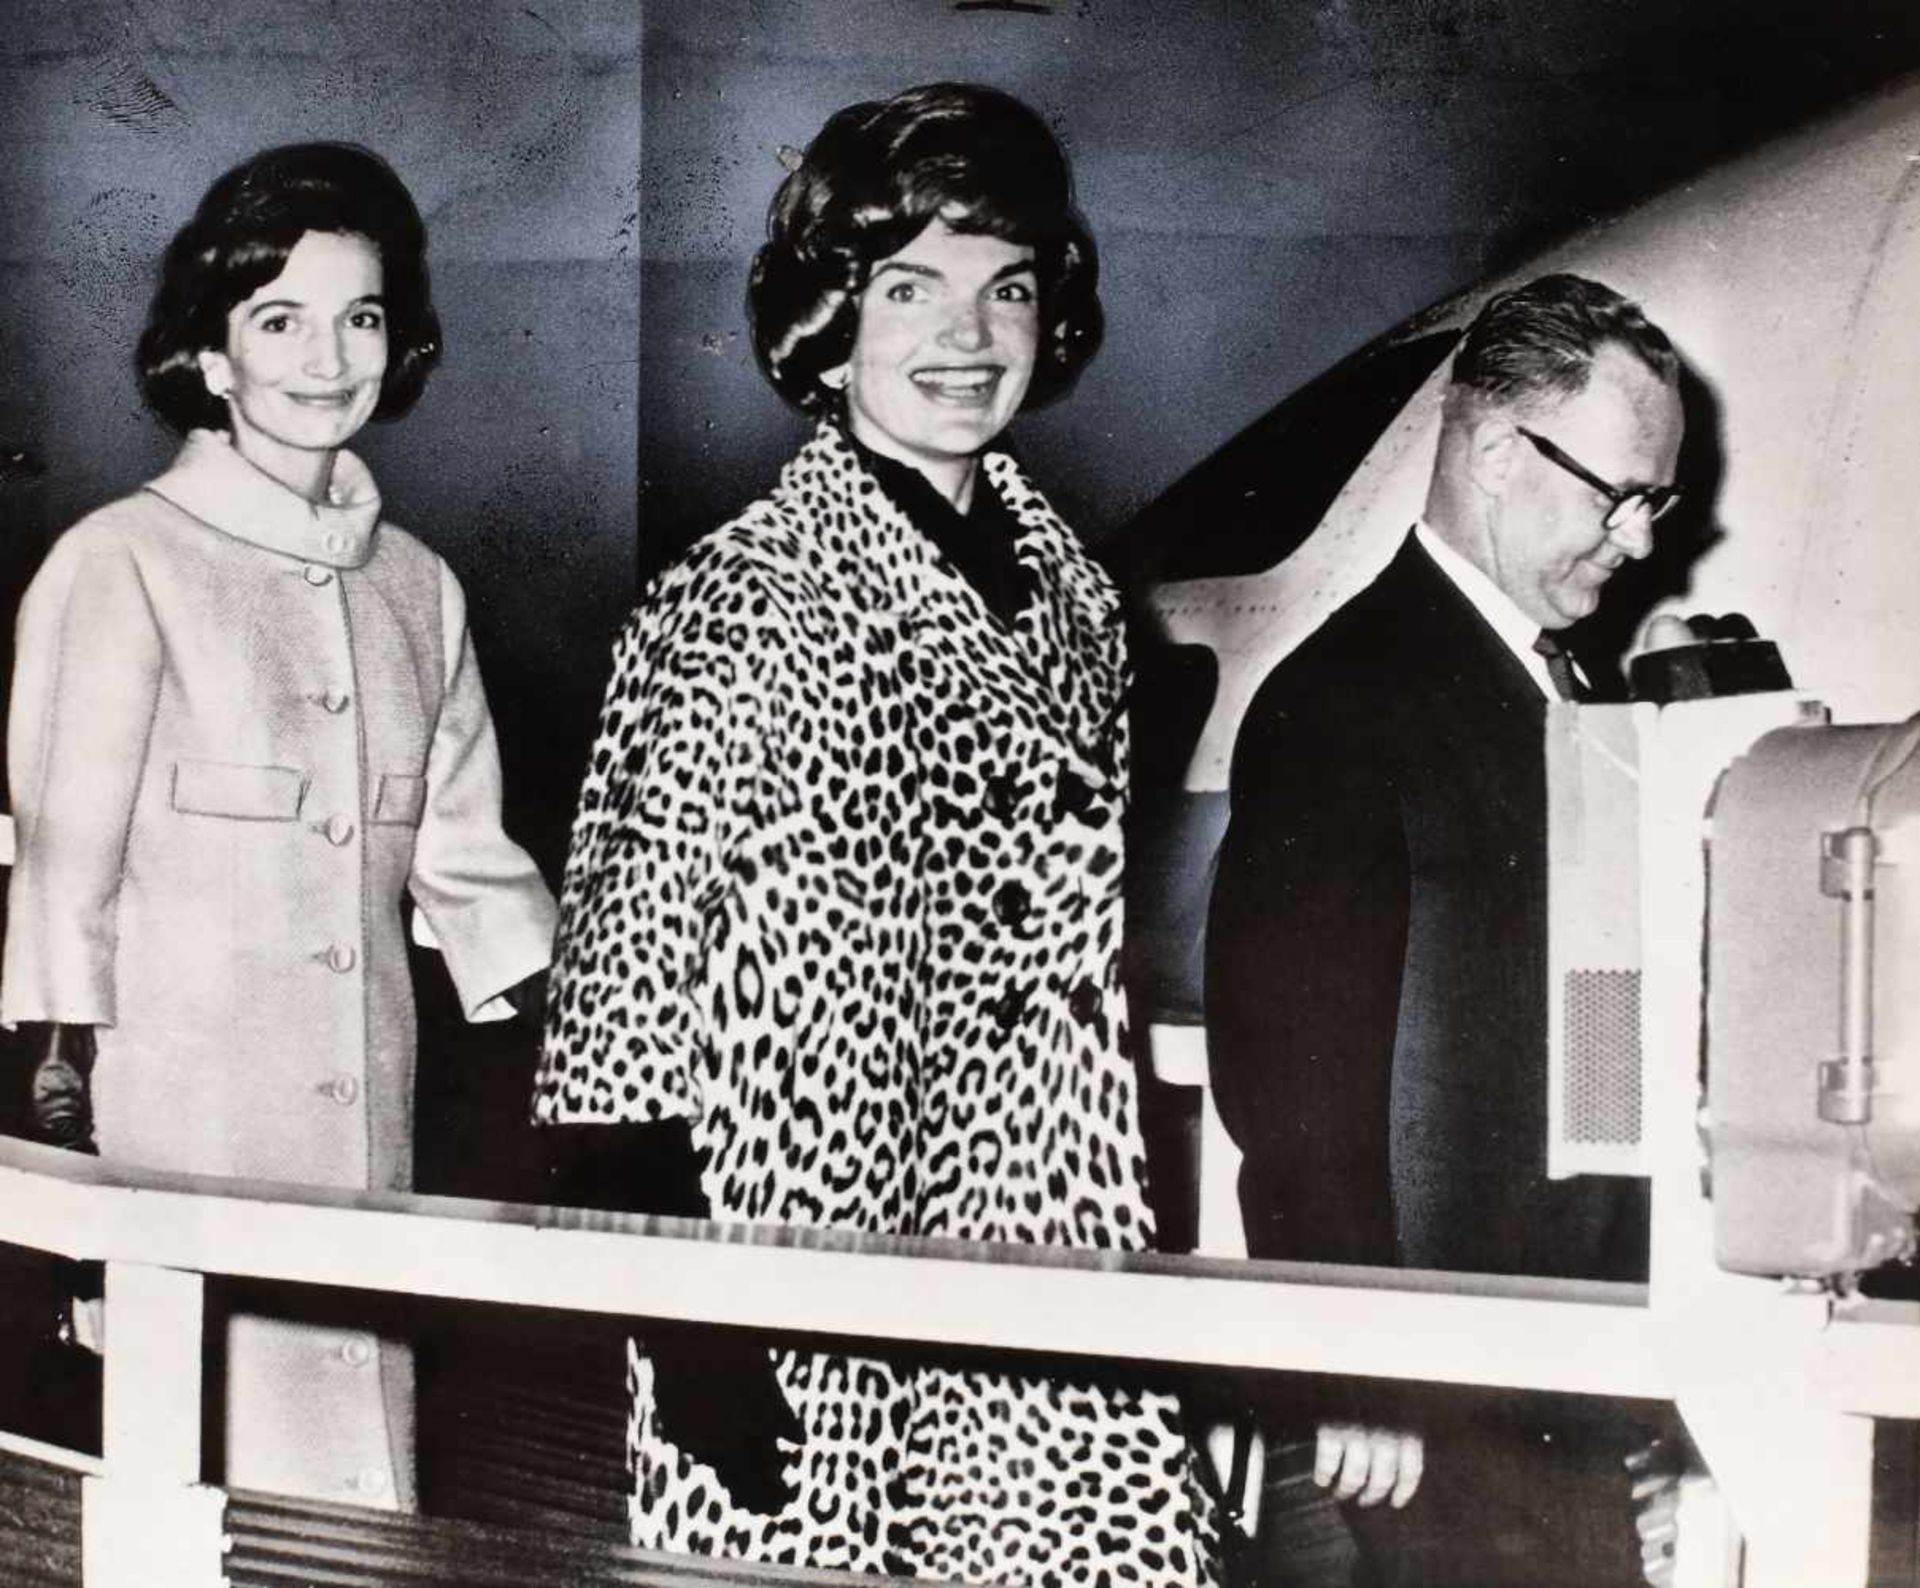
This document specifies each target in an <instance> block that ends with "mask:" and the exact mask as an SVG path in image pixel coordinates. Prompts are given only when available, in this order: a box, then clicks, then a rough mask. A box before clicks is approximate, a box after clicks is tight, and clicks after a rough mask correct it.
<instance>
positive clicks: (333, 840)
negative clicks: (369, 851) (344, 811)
mask: <svg viewBox="0 0 1920 1588" xmlns="http://www.w3.org/2000/svg"><path fill="white" fill-rule="evenodd" d="M321 830H322V831H323V832H325V833H326V835H327V842H328V843H330V844H332V845H333V846H334V847H335V848H336V849H337V848H339V847H340V846H341V845H342V844H348V843H352V842H353V818H352V817H351V816H329V817H328V818H327V825H326V826H325V827H324V828H322V829H321Z"/></svg>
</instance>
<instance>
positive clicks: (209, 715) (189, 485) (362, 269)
mask: <svg viewBox="0 0 1920 1588" xmlns="http://www.w3.org/2000/svg"><path fill="white" fill-rule="evenodd" d="M425 246H426V239H425V233H424V230H423V228H422V226H421V223H420V219H419V215H418V213H417V211H416V210H415V208H414V206H413V203H412V200H411V199H410V198H409V196H408V195H407V192H406V190H405V188H404V187H403V186H402V185H401V183H400V181H399V178H398V177H397V176H395V175H394V173H393V172H392V170H391V169H390V168H388V167H387V166H386V164H385V163H384V162H382V161H381V160H380V159H379V158H378V157H377V156H375V155H373V154H371V153H369V152H368V151H366V150H363V149H358V148H355V147H352V146H347V145H334V144H305V145H296V146H291V147H288V148H282V149H275V150H269V151H267V152H266V153H264V154H261V155H259V156H256V157H255V158H254V159H252V160H249V161H248V162H246V163H245V164H243V165H241V166H239V167H237V168H236V169H234V170H233V171H231V172H229V173H228V174H227V175H226V176H224V177H222V178H221V179H220V180H219V181H218V182H217V183H216V184H215V185H214V186H213V188H212V189H211V190H210V191H209V192H208V194H207V196H206V198H205V199H204V200H203V202H202V203H201V206H200V208H199V211H198V213H197V214H196V215H195V217H194V219H193V221H192V222H191V223H190V224H189V225H188V226H187V227H186V228H185V229H184V230H183V231H182V232H181V233H180V234H179V236H178V237H177V238H176V239H175V240H174V242H173V245H172V247H171V248H170V249H169V251H168V253H167V257H166V261H165V265H164V268H163V272H162V277H161V282H160V286H159V290H158V292H157V294H156V297H155V299H154V303H153V308H152V312H151V315H150V317H149V322H148V327H147V330H146V333H145V335H144V336H143V338H142V341H141V345H140V359H139V361H140V369H141V376H142V383H143V392H144V395H145V397H146V399H147V401H148V403H149V405H150V406H151V407H152V408H153V409H154V411H155V412H156V413H157V414H158V415H159V416H160V417H161V418H162V419H163V420H165V421H166V422H167V423H168V424H169V425H171V426H172V427H173V428H175V429H176V430H178V431H180V432H182V433H183V434H184V435H185V444H184V446H183V447H182V449H181V451H180V454H179V456H178V457H177V459H176V460H175V461H174V463H173V465H172V467H171V468H169V469H168V470H167V471H166V472H165V473H164V474H162V475H160V477H159V478H157V479H155V480H153V481H152V482H150V483H149V484H148V485H147V486H146V487H145V488H144V489H142V490H140V491H137V492H135V493H134V494H133V495H131V496H129V497H126V498H124V499H123V500H120V501H117V502H114V503H112V504H110V505H109V506H107V507H104V508H102V509H100V510H99V511H98V512H96V513H94V514H92V515H90V516H89V517H88V518H86V519H84V520H83V521H82V522H80V523H79V524H77V525H75V526H74V527H73V528H72V529H71V530H69V531H68V532H67V533H66V534H64V535H62V536H61V537H60V538H59V540H58V541H57V542H56V543H55V545H54V547H53V550H52V551H51V553H50V554H49V555H48V557H47V560H46V562H45V564H44V565H43V567H42V568H41V570H40V572H39V574H38V575H37V576H36V577H35V579H34V581H33V584H32V587H31V588H30V589H29V590H28V592H27V596H26V599H25V601H24V603H23V605H22V607H21V612H20V620H19V633H18V647H17V655H18V659H17V663H16V671H15V677H14V686H13V698H12V701H11V715H10V719H9V725H10V740H9V768H8V770H9V774H10V777H11V780H12V794H13V807H14V811H15V814H16V818H17V822H18V861H17V864H16V866H15V869H14V873H13V878H12V883H11V888H10V892H9V896H8V907H9V915H8V929H7V939H6V953H5V966H4V977H3V979H0V1012H3V1013H4V1017H5V1018H6V1019H7V1020H8V1021H10V1022H27V1023H29V1024H30V1025H31V1026H33V1027H35V1028H37V1029H38V1031H39V1032H40V1034H41V1035H42V1037H43V1038H44V1041H45V1044H46V1048H45V1051H46V1054H47V1062H46V1063H45V1064H43V1065H42V1067H41V1074H40V1076H39V1077H37V1079H36V1091H37V1095H38V1100H39V1103H40V1105H41V1108H40V1113H41V1120H42V1125H43V1129H44V1131H45V1133H46V1134H48V1135H49V1136H50V1137H52V1138H53V1139H58V1140H64V1141H66V1142H67V1143H69V1144H72V1145H76V1146H85V1145H86V1144H87V1141H88V1136H89V1125H91V1127H92V1134H94V1135H97V1140H98V1146H99V1150H100V1152H101V1153H102V1154H103V1155H104V1156H106V1157H108V1158H112V1159H116V1160H120V1161H124V1162H127V1163H132V1164H138V1165H142V1166H146V1167H150V1168H156V1169H166V1170H177V1171H182V1172H191V1173H199V1174H223V1175H234V1176H240V1177H243V1178H248V1179H257V1180H270V1181H271V1180H281V1181H298V1182H305V1183H310V1184H316V1185H327V1186H337V1187H345V1188H351V1189H364V1188H372V1189H378V1190H399V1189H405V1188H406V1187H407V1186H408V1185H409V1184H410V1182H411V1146H412V1128H413V1122H412V1096H413V1069H414V1046H415V1034H414V1009H413V994H412V989H411V986H410V984H409V979H408V970H407V960H406V952H405V947H404V942H403V938H402V922H401V901H402V898H403V896H404V895H406V894H411V895H412V897H413V899H414V902H415V904H416V905H417V906H418V908H419V909H420V910H421V912H422V913H423V914H424V915H425V917H426V920H427V922H428V923H429V925H430V926H431V928H432V931H433V933H434V935H435V936H436V937H437V938H438V940H439V942H440V944H441V946H442V948H443V949H444V951H445V955H446V963H447V967H448V969H449V971H450V972H451V973H452V976H453V979H454V982H455V984H456V986H457V988H458V990H459V993H460V996H461V999H462V1002H463V1003H464V1005H465V1006H466V1008H467V1010H468V1012H469V1014H470V1015H474V1016H483V1017H484V1015H485V1014H486V1013H488V1012H489V1011H488V1006H489V1005H490V1004H494V1005H496V1007H498V1008H501V1009H505V1008H506V1007H507V1006H506V1005H505V1004H504V1003H502V1002H501V1000H502V999H503V996H504V995H507V994H508V993H509V992H510V991H512V990H515V989H519V988H521V984H523V983H529V979H530V978H535V977H536V976H537V973H538V972H540V971H541V970H542V968H543V967H544V966H545V965H546V963H547V960H548V957H549V949H550V943H551V937H552V928H553V919H554V910H553V903H552V900H551V898H550V896H549V894H548V892H547V889H546V888H545V886H544V885H543V883H542V882H541V880H540V877H539V874H538V873H537V871H536V870H535V868H534V865H533V863H532V861H531V860H530V859H529V858H528V856H527V855H526V853H525V852H524V851H523V850H521V849H520V848H519V847H518V846H517V845H515V844H514V843H512V842H511V841H510V840H509V839H508V838H507V837H506V835H505V834H504V833H503V832H502V830H501V826H500V799H501V788H500V764H499V757H498V753H497V750H496V747H495V742H494V734H493V726H492V721H491V719H490V717H489V715H488V711H487V703H486V697H485V695H484V693H483V691H482V688H481V682H480V674H479V669H478V663H477V661H476V659H475V657H474V654H473V648H472V644H471V641H470V639H469V636H468V633H467V626H466V616H465V607H464V603H463V598H462V595H461V591H460V586H459V584H458V582H457V581H456V580H455V579H454V577H453V575H452V573H451V572H450V571H449V570H448V568H447V566H446V564H445V563H444V562H442V561H441V560H440V558H439V557H438V556H436V555H435V554H434V553H433V552H432V551H430V550H428V549H427V548H426V547H425V546H424V545H422V544H421V543H420V542H419V541H417V540H415V539H414V538H413V537H412V536H410V535H408V534H407V533H406V532H405V531H404V530H401V529H399V528H397V527H396V526H394V525H393V524H391V523H387V522H384V521H383V520H382V518H381V511H380V496H379V492H378V491H377V489H376V488H375V486H374V482H373V479H372V477H371V475H370V474H369V473H368V471H367V469H366V467H365V466H364V465H363V464H361V463H360V462H359V460H358V459H356V458H355V457H354V456H353V455H352V454H351V453H349V452H346V451H344V450H342V448H343V446H344V444H345V443H346V441H347V440H348V439H349V438H350V437H351V436H352V435H353V434H354V432H355V431H357V430H358V429H359V428H360V427H361V425H362V424H364V423H365V422H366V421H367V420H368V419H369V418H390V417H394V416H397V415H399V414H401V413H404V412H405V411H406V410H407V409H408V408H409V407H411V405H412V404H413V402H414V401H415V399H416V398H417V397H418V396H419V394H420V391H421V389H422V387H423V385H424V384H425V381H426V377H427V374H428V372H429V371H430V370H431V368H432V366H433V363H434V361H435V359H436V357H437V356H438V353H439V341H438V338H439V327H438V322H437V320H436V318H435V315H434V312H433V308H432V304H431V299H430V296H429V291H428V282H427V274H426V265H425ZM529 985H531V984H530V983H529ZM522 996H524V992H523V993H522ZM89 1106H90V1109H91V1117H90V1118H89ZM256 1299H260V1298H256ZM251 1306H252V1302H249V1303H247V1304H246V1305H243V1306H242V1307H240V1308H239V1309H237V1310H236V1311H235V1314H234V1316H232V1318H231V1320H230V1323H229V1328H228V1334H227V1357H226V1379H227V1386H228V1407H227V1417H226V1422H225V1440H224V1451H225V1459H224V1472H223V1475H224V1478H225V1480H226V1482H228V1483H229V1484H231V1485H235V1486H244V1487H249V1488H260V1489H267V1490H272V1491H277V1492H282V1493H293V1494H300V1495H305V1496H308V1497H314V1498H322V1499H333V1500H347V1501H355V1502H358V1503H362V1504H367V1505H374V1506H380V1507H395V1506H398V1507H401V1508H405V1507H408V1506H409V1505H410V1504H411V1497H412V1491H413V1462H412V1432H411V1427H412V1416H413V1411H412V1393H411V1364H410V1358H409V1356H408V1353H407V1352H406V1350H405V1348H404V1347H403V1346H401V1345H399V1344H398V1343H397V1342H395V1341H393V1340H390V1339H386V1338H383V1337H382V1336H381V1334H380V1333H379V1330H378V1328H377V1326H363V1327H343V1326H341V1325H342V1323H343V1319H345V1320H351V1319H352V1307H351V1306H349V1307H348V1309H347V1311H346V1313H345V1314H344V1315H342V1314H339V1313H338V1311H337V1309H335V1310H333V1311H330V1312H329V1313H328V1314H327V1316H326V1317H325V1318H324V1320H322V1319H320V1318H318V1317H317V1316H306V1317H302V1316H299V1315H298V1314H297V1313H296V1312H295V1311H294V1310H293V1309H292V1307H291V1305H289V1306H288V1307H287V1308H286V1309H279V1308H278V1307H277V1306H274V1305H269V1304H268V1303H266V1302H265V1301H264V1300H263V1299H262V1300H261V1306H262V1310H261V1311H253V1310H250V1308H251ZM276 1312H279V1313H280V1314H281V1315H274V1314H275V1313H276ZM123 1344H124V1342H123Z"/></svg>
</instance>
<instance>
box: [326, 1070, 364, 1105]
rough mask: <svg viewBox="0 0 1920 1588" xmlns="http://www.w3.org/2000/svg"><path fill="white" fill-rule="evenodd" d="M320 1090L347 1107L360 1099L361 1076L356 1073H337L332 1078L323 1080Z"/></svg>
mask: <svg viewBox="0 0 1920 1588" xmlns="http://www.w3.org/2000/svg"><path fill="white" fill-rule="evenodd" d="M320 1090H321V1091H323V1092H325V1093H326V1094H327V1096H329V1097H331V1098H332V1099H333V1100H334V1101H335V1102H336V1103H338V1104H340V1105H341V1106H342V1107H345V1106H346V1105H347V1104H349V1103H355V1102H358V1101H359V1099H360V1078H359V1077H358V1076H355V1075H336V1076H335V1077H334V1078H333V1079H332V1080H330V1081H325V1082H322V1083H321V1087H320Z"/></svg>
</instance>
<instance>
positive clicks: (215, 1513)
mask: <svg viewBox="0 0 1920 1588" xmlns="http://www.w3.org/2000/svg"><path fill="white" fill-rule="evenodd" d="M205 1310H206V1281H205V1279H204V1278H203V1277H202V1276H201V1275H199V1274H197V1273H191V1272H183V1271H179V1270H175V1269H167V1268H150V1267H146V1266H145V1265H142V1264H139V1263H126V1262H109V1263H108V1264H107V1283H106V1317H107V1341H106V1357H105V1362H104V1365H103V1372H102V1379H101V1433H100V1437H101V1446H100V1448H101V1456H102V1460H103V1463H104V1467H105V1470H104V1471H103V1473H102V1474H101V1475H100V1476H98V1477H88V1478H85V1479H83V1480H82V1492H81V1502H80V1551H81V1556H80V1558H81V1572H82V1578H83V1581H84V1582H85V1584H86V1588H154V1585H155V1584H158V1583H166V1584H168V1585H169V1588H220V1585H221V1583H222V1582H223V1581H224V1579H223V1577H222V1574H221V1558H222V1555H223V1553H224V1548H225V1541H224V1538H223V1536H222V1524H223V1518H224V1513H225V1508H226V1495H225V1494H223V1493H222V1492H221V1491H220V1490H219V1489H214V1488H208V1487H206V1486H205V1485H203V1484H202V1483H201V1482H200V1397H201V1393H202V1375H201V1366H200V1362H201V1340H202V1333H203V1327H202V1326H203V1322H204V1317H205Z"/></svg>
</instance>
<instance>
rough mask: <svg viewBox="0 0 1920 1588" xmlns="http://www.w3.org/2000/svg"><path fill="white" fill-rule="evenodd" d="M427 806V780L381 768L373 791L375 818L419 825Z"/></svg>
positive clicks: (403, 825) (401, 824)
mask: <svg viewBox="0 0 1920 1588" xmlns="http://www.w3.org/2000/svg"><path fill="white" fill-rule="evenodd" d="M426 808H427V780H426V779H425V778H423V777H416V776H414V775H412V774H411V773H407V772H382V773H381V774H380V782H379V784H378V785H377V786H376V787H375V789H374V794H373V819H374V820H375V821H376V822H395V823H398V824H399V825H400V826H402V827H418V826H419V825H420V813H421V812H422V811H424V810H425V809H426Z"/></svg>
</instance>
